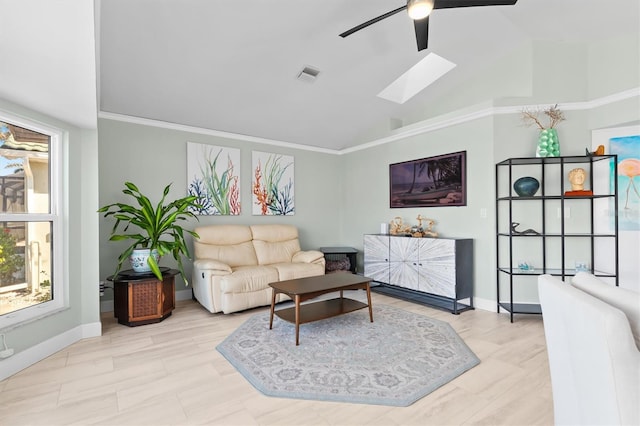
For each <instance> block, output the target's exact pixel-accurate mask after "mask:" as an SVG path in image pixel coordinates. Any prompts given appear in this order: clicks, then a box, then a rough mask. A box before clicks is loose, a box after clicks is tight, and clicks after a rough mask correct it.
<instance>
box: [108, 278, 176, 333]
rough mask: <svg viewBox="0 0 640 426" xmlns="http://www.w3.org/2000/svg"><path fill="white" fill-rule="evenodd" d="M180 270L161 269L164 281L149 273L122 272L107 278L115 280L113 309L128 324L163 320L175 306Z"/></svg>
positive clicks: (122, 321)
mask: <svg viewBox="0 0 640 426" xmlns="http://www.w3.org/2000/svg"><path fill="white" fill-rule="evenodd" d="M177 274H178V271H177V270H175V269H167V270H166V271H163V272H162V281H158V279H157V278H156V277H155V275H153V274H150V273H139V272H134V271H133V270H131V269H128V270H125V271H121V272H120V273H119V274H118V275H117V276H115V277H114V276H113V275H112V276H110V277H108V278H107V280H109V281H113V294H114V299H113V310H114V316H115V317H116V318H117V319H118V322H119V323H120V324H124V325H128V326H129V327H133V326H137V325H144V324H152V323H156V322H160V321H162V320H164V319H165V318H167V317H169V316H171V312H172V311H173V309H174V308H175V276H176V275H177Z"/></svg>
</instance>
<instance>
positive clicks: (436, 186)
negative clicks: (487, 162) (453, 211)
mask: <svg viewBox="0 0 640 426" xmlns="http://www.w3.org/2000/svg"><path fill="white" fill-rule="evenodd" d="M466 156H467V152H466V151H460V152H454V153H451V154H444V155H439V156H435V157H427V158H421V159H419V160H412V161H405V162H402V163H395V164H390V165H389V192H390V194H389V198H390V207H391V208H394V207H445V206H466V205H467V193H466Z"/></svg>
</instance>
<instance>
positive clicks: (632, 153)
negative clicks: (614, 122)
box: [609, 135, 640, 231]
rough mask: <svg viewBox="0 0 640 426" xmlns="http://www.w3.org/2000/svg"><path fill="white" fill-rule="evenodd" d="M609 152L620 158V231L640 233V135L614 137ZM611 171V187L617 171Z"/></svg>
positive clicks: (618, 168)
mask: <svg viewBox="0 0 640 426" xmlns="http://www.w3.org/2000/svg"><path fill="white" fill-rule="evenodd" d="M609 150H610V153H611V154H616V155H617V156H618V167H617V172H618V229H619V230H621V231H639V230H640V135H628V136H619V137H612V138H610V139H609ZM611 169H612V170H611V185H614V176H613V173H615V170H613V167H612V168H611ZM612 190H613V188H612Z"/></svg>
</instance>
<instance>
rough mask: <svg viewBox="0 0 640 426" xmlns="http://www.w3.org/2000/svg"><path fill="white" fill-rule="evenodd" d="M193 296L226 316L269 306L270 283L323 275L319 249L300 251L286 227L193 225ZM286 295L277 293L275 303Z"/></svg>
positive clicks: (293, 230) (295, 234) (292, 228)
mask: <svg viewBox="0 0 640 426" xmlns="http://www.w3.org/2000/svg"><path fill="white" fill-rule="evenodd" d="M195 231H196V232H197V233H198V235H199V236H200V238H199V239H197V240H195V241H194V246H195V247H194V248H195V250H194V251H195V261H194V263H193V278H192V282H193V294H194V296H195V298H196V299H197V300H198V302H200V304H201V305H202V306H204V307H205V308H206V309H207V310H209V311H210V312H224V313H225V314H228V313H231V312H236V311H242V310H244V309H249V308H254V307H257V306H266V305H270V304H271V295H272V292H271V287H269V283H272V282H276V281H284V280H290V279H294V278H303V277H311V276H315V275H323V274H324V266H325V260H324V255H323V254H322V252H320V251H316V250H309V251H301V250H300V243H299V241H298V229H297V228H296V227H295V226H290V225H252V226H241V225H211V226H202V227H197V228H196V229H195ZM286 299H288V297H287V296H285V295H282V294H279V295H278V297H277V299H276V302H281V301H283V300H286Z"/></svg>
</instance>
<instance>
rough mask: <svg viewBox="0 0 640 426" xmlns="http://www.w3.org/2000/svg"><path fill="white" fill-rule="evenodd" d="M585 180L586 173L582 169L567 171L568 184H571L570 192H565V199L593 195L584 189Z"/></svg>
mask: <svg viewBox="0 0 640 426" xmlns="http://www.w3.org/2000/svg"><path fill="white" fill-rule="evenodd" d="M586 178H587V172H586V171H585V170H584V169H583V168H582V167H577V168H575V169H571V170H569V182H571V191H565V192H564V195H565V196H567V197H578V196H581V195H593V191H591V190H589V189H584V181H585V179H586Z"/></svg>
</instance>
